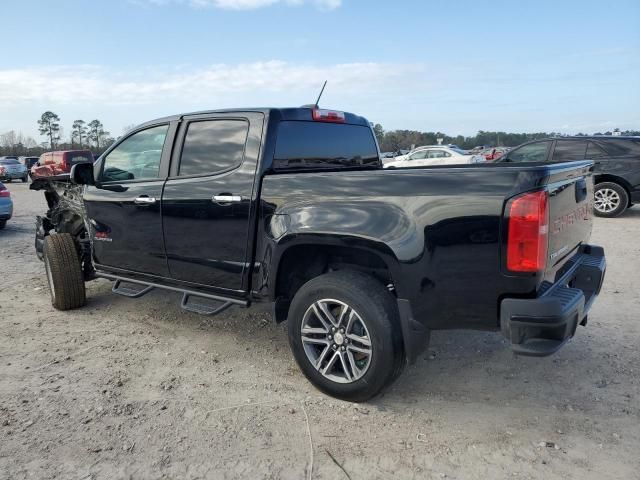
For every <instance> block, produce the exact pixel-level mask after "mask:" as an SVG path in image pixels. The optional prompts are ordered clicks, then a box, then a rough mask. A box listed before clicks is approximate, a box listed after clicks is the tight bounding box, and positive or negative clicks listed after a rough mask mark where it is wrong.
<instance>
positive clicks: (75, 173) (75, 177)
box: [69, 162, 96, 185]
mask: <svg viewBox="0 0 640 480" xmlns="http://www.w3.org/2000/svg"><path fill="white" fill-rule="evenodd" d="M69 178H70V179H71V183H75V184H76V185H95V183H96V182H95V179H94V178H93V163H91V162H83V163H77V164H76V165H74V166H72V167H71V172H70V173H69Z"/></svg>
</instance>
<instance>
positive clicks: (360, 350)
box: [347, 344, 371, 355]
mask: <svg viewBox="0 0 640 480" xmlns="http://www.w3.org/2000/svg"><path fill="white" fill-rule="evenodd" d="M347 350H350V351H352V352H357V353H364V354H366V355H369V354H371V350H369V349H368V348H362V347H358V346H356V345H353V344H351V345H349V346H348V347H347Z"/></svg>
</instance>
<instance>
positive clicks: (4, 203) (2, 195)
mask: <svg viewBox="0 0 640 480" xmlns="http://www.w3.org/2000/svg"><path fill="white" fill-rule="evenodd" d="M12 215H13V200H11V192H10V191H9V190H7V187H5V186H4V183H2V182H0V230H2V229H3V228H4V227H5V225H6V224H7V220H9V219H10V218H11V216H12Z"/></svg>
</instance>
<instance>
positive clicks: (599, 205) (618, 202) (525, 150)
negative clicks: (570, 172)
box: [497, 136, 640, 217]
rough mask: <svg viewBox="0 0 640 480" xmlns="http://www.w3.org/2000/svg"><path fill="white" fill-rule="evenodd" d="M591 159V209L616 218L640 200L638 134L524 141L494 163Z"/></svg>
mask: <svg viewBox="0 0 640 480" xmlns="http://www.w3.org/2000/svg"><path fill="white" fill-rule="evenodd" d="M583 159H589V160H593V161H594V162H595V170H594V181H595V184H596V185H595V189H594V197H595V199H594V205H593V206H594V211H595V214H596V215H598V216H600V217H617V216H618V215H620V214H621V213H622V212H624V211H625V210H626V209H627V208H629V207H630V206H632V205H633V204H634V203H637V202H640V137H621V136H619V137H613V136H611V137H609V136H593V137H586V136H584V137H561V138H546V139H542V140H535V141H533V142H528V143H524V144H522V145H520V146H519V147H516V148H514V149H513V150H511V151H510V152H509V153H507V154H506V155H504V156H503V157H501V158H500V159H499V160H497V161H498V162H550V163H555V162H569V161H573V160H583Z"/></svg>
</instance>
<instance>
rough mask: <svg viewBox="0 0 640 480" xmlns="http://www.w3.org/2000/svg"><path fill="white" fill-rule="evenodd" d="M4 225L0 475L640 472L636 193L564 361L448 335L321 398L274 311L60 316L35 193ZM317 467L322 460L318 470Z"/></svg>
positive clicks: (119, 305) (609, 241) (105, 288)
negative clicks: (367, 385)
mask: <svg viewBox="0 0 640 480" xmlns="http://www.w3.org/2000/svg"><path fill="white" fill-rule="evenodd" d="M8 187H9V189H10V190H11V191H12V194H13V198H14V201H15V217H14V219H13V220H12V221H10V222H9V224H8V225H7V228H6V229H5V230H4V231H2V232H0V478H2V479H11V480H16V479H23V478H25V479H26V478H30V479H31V478H60V479H114V478H134V479H138V478H194V479H195V478H251V479H253V478H295V479H298V478H300V479H302V478H308V477H312V478H314V479H334V478H337V479H340V478H345V479H352V480H357V479H372V478H392V477H393V478H419V479H422V478H455V479H474V478H480V479H483V480H484V479H499V478H544V479H545V480H551V479H566V478H579V479H581V480H584V479H592V478H593V479H631V478H639V477H638V472H639V471H640V454H639V453H638V452H639V451H640V378H639V377H640V352H639V345H640V327H639V325H638V313H637V312H638V310H639V309H640V289H639V287H638V286H639V285H640V261H639V260H638V259H639V254H640V243H639V242H638V239H639V238H640V208H635V209H632V210H630V211H629V212H628V213H627V214H626V215H625V216H624V217H622V218H619V219H614V220H604V219H597V220H596V222H595V228H594V234H593V242H594V243H597V244H600V245H604V246H605V248H606V250H607V256H608V262H609V267H608V274H607V280H606V282H605V286H604V291H603V293H602V295H601V297H600V299H599V301H598V302H597V304H596V306H595V308H594V310H593V312H592V314H591V316H590V320H589V325H588V327H587V328H580V330H579V332H578V335H577V337H576V338H575V339H574V341H573V342H571V343H570V344H569V345H568V346H566V347H565V348H564V349H562V350H561V351H560V352H559V353H558V354H556V355H555V356H553V357H549V358H544V359H535V358H520V357H514V356H513V355H512V354H511V353H510V352H509V350H507V348H506V346H505V343H504V342H503V340H502V339H501V337H500V335H498V334H492V333H478V332H436V333H435V334H434V335H433V337H432V343H431V346H430V348H429V351H428V352H427V353H425V354H424V355H423V358H421V359H420V360H419V361H418V362H417V364H416V365H413V366H411V367H409V368H407V369H406V370H405V373H404V375H403V376H402V377H401V378H400V380H399V381H398V382H396V384H395V385H394V386H393V388H391V389H390V390H388V391H387V392H386V393H385V394H384V395H383V396H381V397H379V398H377V399H376V400H375V401H372V402H370V403H367V404H361V405H354V404H349V403H346V402H341V401H337V400H334V399H332V398H329V397H326V396H324V395H322V394H321V393H319V392H318V391H317V390H315V389H314V388H313V387H312V386H311V385H310V384H309V383H308V382H307V381H306V380H305V378H304V377H303V376H302V374H301V373H300V372H299V370H298V369H297V367H296V365H295V363H294V361H293V359H292V357H291V354H290V353H289V348H288V345H287V338H286V331H285V328H284V326H282V325H275V324H273V323H272V322H271V321H270V319H269V315H268V314H267V313H264V312H261V311H254V310H240V309H236V310H230V311H227V312H226V313H224V314H222V315H220V316H218V317H215V318H208V317H202V316H198V315H195V314H190V313H184V312H182V311H181V310H180V308H179V305H178V300H179V299H178V296H177V294H167V293H163V292H156V293H154V292H152V293H151V294H149V295H148V296H146V297H144V298H142V299H140V300H130V299H126V298H123V297H120V296H116V295H112V294H111V293H110V288H111V285H110V283H109V282H107V281H104V280H99V281H95V282H91V283H89V284H88V298H89V300H88V305H87V307H85V308H83V309H80V310H77V311H72V312H66V313H64V312H58V311H55V310H54V309H53V308H52V307H51V304H50V300H49V294H48V290H47V286H46V282H45V276H44V267H43V265H42V264H41V263H40V262H39V261H38V260H37V258H36V256H35V254H34V251H33V237H32V231H33V216H34V215H35V214H37V213H39V212H42V211H44V200H43V198H42V196H41V194H38V193H35V192H30V191H29V190H28V189H27V186H26V185H22V184H15V183H13V184H9V185H8ZM311 467H313V468H312V471H311Z"/></svg>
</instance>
